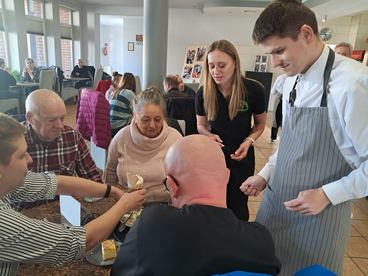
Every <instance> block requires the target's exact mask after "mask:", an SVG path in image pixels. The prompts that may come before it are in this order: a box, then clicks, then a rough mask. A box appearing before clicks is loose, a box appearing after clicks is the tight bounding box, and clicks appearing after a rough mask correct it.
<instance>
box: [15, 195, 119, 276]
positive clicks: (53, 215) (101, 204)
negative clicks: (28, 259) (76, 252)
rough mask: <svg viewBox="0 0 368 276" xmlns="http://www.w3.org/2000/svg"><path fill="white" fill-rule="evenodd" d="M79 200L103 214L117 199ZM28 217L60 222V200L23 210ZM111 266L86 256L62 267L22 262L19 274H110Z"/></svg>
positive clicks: (25, 275) (44, 275)
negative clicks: (93, 263)
mask: <svg viewBox="0 0 368 276" xmlns="http://www.w3.org/2000/svg"><path fill="white" fill-rule="evenodd" d="M77 200H78V201H80V202H81V203H83V206H84V207H86V208H87V209H88V210H89V211H90V212H95V213H99V214H102V213H104V212H106V211H107V210H108V209H109V208H110V207H111V206H112V205H113V204H114V203H115V200H114V199H113V198H105V199H102V200H100V201H97V202H93V203H88V202H85V201H83V199H82V198H77ZM23 214H25V215H26V216H28V217H31V218H38V219H42V218H46V219H47V220H49V221H52V222H56V223H60V209H59V201H58V200H55V201H50V202H47V203H46V204H43V205H40V206H37V207H33V208H31V209H27V210H24V211H23ZM110 268H111V267H110V266H106V267H99V266H95V265H92V264H90V263H88V262H87V261H86V259H85V258H83V259H81V260H77V261H74V262H72V263H66V264H64V265H63V266H60V267H56V268H55V267H51V266H47V265H44V264H29V263H24V264H21V265H20V266H19V268H18V271H17V275H18V276H28V275H37V276H46V275H47V276H49V275H68V276H69V275H100V276H105V275H106V276H107V275H110Z"/></svg>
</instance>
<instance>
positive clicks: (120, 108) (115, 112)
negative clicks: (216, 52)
mask: <svg viewBox="0 0 368 276" xmlns="http://www.w3.org/2000/svg"><path fill="white" fill-rule="evenodd" d="M135 90H136V85H135V78H134V75H133V74H132V73H125V74H124V75H123V77H122V78H121V80H120V83H119V85H118V88H117V89H116V90H115V92H114V93H113V94H110V95H109V99H108V100H109V103H110V125H111V137H114V136H115V135H116V133H118V131H119V130H120V129H122V128H123V127H125V126H126V125H128V124H129V123H130V119H131V117H132V108H131V101H132V100H133V98H134V94H135Z"/></svg>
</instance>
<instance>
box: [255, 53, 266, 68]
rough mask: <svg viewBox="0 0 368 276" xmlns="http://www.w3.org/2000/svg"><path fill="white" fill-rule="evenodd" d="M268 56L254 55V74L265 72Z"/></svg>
mask: <svg viewBox="0 0 368 276" xmlns="http://www.w3.org/2000/svg"><path fill="white" fill-rule="evenodd" d="M267 65H268V56H267V55H256V58H255V61H254V71H256V72H267Z"/></svg>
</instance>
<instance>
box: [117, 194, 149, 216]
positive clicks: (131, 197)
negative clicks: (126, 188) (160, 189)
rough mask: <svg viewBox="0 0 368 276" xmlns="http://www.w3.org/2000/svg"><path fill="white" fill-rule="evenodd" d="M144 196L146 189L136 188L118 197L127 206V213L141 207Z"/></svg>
mask: <svg viewBox="0 0 368 276" xmlns="http://www.w3.org/2000/svg"><path fill="white" fill-rule="evenodd" d="M145 197H146V189H140V190H136V191H133V192H130V193H124V194H123V195H122V197H121V198H120V200H121V201H123V202H124V204H125V205H126V206H127V213H130V212H132V211H134V210H138V209H141V208H142V206H143V203H144V200H145Z"/></svg>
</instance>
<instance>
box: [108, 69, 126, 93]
mask: <svg viewBox="0 0 368 276" xmlns="http://www.w3.org/2000/svg"><path fill="white" fill-rule="evenodd" d="M122 77H123V75H122V74H119V73H118V71H114V72H112V80H111V85H110V87H109V89H107V91H106V93H105V97H106V100H109V99H110V96H111V95H113V94H114V92H115V90H116V89H117V88H118V86H119V83H120V81H121V78H122Z"/></svg>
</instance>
